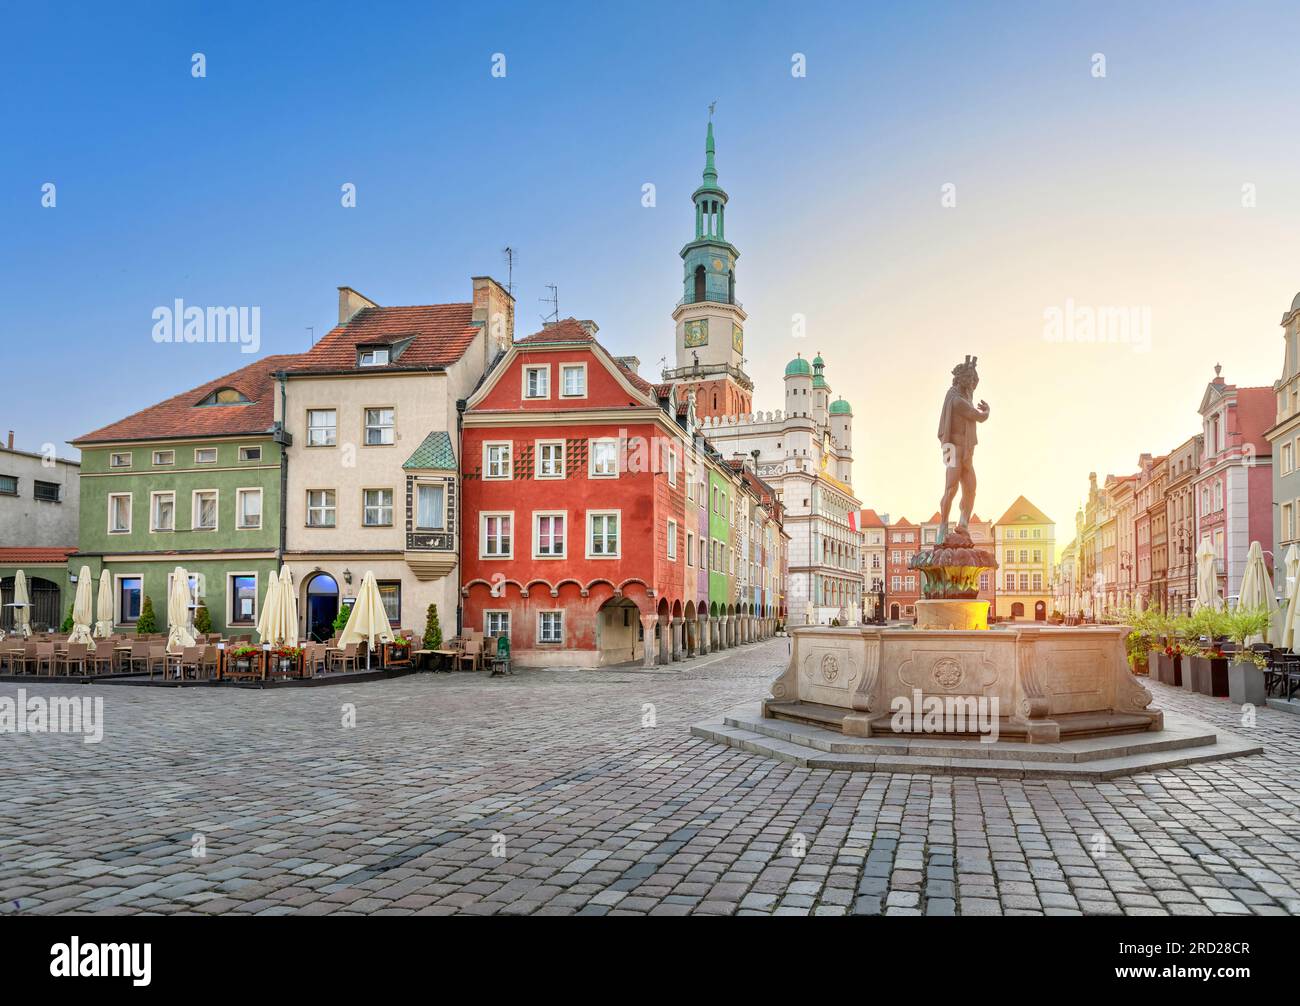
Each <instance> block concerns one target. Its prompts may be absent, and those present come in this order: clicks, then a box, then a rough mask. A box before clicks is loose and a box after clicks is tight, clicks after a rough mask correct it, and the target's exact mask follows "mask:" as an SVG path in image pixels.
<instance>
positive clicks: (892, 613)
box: [889, 604, 898, 622]
mask: <svg viewBox="0 0 1300 1006" xmlns="http://www.w3.org/2000/svg"><path fill="white" fill-rule="evenodd" d="M889 617H890V619H892V620H893V621H895V622H897V621H898V605H896V604H891V605H890V606H889Z"/></svg>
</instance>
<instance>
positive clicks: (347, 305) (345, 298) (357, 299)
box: [339, 286, 379, 325]
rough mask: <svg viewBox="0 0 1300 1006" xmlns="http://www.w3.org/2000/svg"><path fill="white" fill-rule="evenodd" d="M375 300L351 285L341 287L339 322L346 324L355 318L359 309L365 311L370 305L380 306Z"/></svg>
mask: <svg viewBox="0 0 1300 1006" xmlns="http://www.w3.org/2000/svg"><path fill="white" fill-rule="evenodd" d="M378 306H379V305H378V304H376V303H375V302H374V301H373V300H371V299H370V298H369V297H367V296H366V295H365V294H361V293H357V291H355V290H353V289H352V287H350V286H341V287H339V324H340V325H346V324H347V323H348V322H349V321H351V320H352V319H353V317H354V316H355V315H356V313H357V312H358V311H364V310H365V309H366V308H368V307H378Z"/></svg>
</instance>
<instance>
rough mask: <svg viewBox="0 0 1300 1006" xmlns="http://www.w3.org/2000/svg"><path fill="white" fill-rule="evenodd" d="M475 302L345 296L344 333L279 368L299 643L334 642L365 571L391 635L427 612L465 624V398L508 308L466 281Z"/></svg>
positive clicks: (450, 629)
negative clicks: (400, 302)
mask: <svg viewBox="0 0 1300 1006" xmlns="http://www.w3.org/2000/svg"><path fill="white" fill-rule="evenodd" d="M472 284H473V296H472V299H471V300H469V301H465V302H459V303H450V304H428V305H416V306H403V307H384V306H381V305H379V304H377V303H376V302H375V301H373V300H371V299H370V298H368V297H365V296H363V295H362V294H360V293H358V292H357V291H356V290H354V289H352V288H351V287H346V286H345V287H340V288H339V313H338V324H337V325H336V326H335V327H334V328H333V329H331V330H330V332H329V333H328V334H327V335H325V336H324V337H323V338H322V339H321V340H320V341H319V342H317V343H316V345H315V346H313V347H312V349H311V350H310V352H307V353H304V354H303V355H302V356H300V357H297V358H295V359H293V360H291V361H288V362H287V363H286V365H285V366H282V367H280V368H278V372H277V374H276V380H277V383H278V388H277V396H276V397H277V409H278V410H279V411H277V417H279V418H282V420H283V424H284V430H285V433H286V435H287V439H286V444H287V446H286V451H285V468H286V477H285V487H286V488H285V505H284V514H285V531H284V565H285V566H286V567H287V568H288V569H289V571H290V573H291V575H292V578H293V583H294V587H295V589H296V591H297V592H298V611H299V617H300V618H301V620H302V624H301V626H300V628H301V630H302V632H303V634H304V638H310V639H316V640H321V639H328V638H329V637H330V636H331V635H333V631H334V630H333V623H334V619H335V616H336V615H337V614H338V612H339V609H340V607H341V606H344V605H346V604H348V603H349V602H350V601H351V599H352V598H354V597H355V595H356V590H357V588H358V587H359V586H360V584H361V578H362V576H363V575H364V573H365V572H366V570H371V571H373V572H374V574H375V579H376V581H377V582H378V585H379V593H380V596H381V597H382V599H383V603H384V608H385V610H386V612H387V614H388V620H389V624H390V625H391V626H392V627H393V628H394V629H397V628H403V629H411V630H413V631H415V632H417V633H422V632H423V631H424V627H425V621H426V617H427V612H428V607H429V605H430V604H436V605H437V606H438V613H439V622H440V623H441V625H442V627H443V631H444V634H446V635H448V636H450V635H452V634H453V633H454V632H455V631H456V629H457V628H458V627H459V625H460V620H459V616H458V609H459V602H460V592H459V586H460V560H461V534H460V530H461V523H462V521H461V507H460V479H459V475H458V473H459V468H460V465H459V461H458V458H459V453H458V452H459V450H460V442H459V441H460V437H459V433H458V429H459V403H461V402H462V401H463V400H464V399H465V398H467V397H468V396H469V395H470V393H471V392H472V391H473V390H474V388H475V386H476V385H477V384H478V382H479V381H480V380H481V378H482V377H483V374H484V372H485V371H486V370H487V369H488V366H489V365H490V364H491V362H492V361H493V360H494V359H496V358H497V357H498V356H499V355H500V354H502V353H504V352H505V349H506V348H507V347H508V346H509V344H510V340H511V337H512V335H513V326H514V299H513V297H511V295H510V294H509V293H508V292H507V291H506V289H505V288H504V287H502V286H501V285H500V284H499V283H497V282H496V281H495V280H493V279H491V278H488V277H482V276H480V277H474V278H473V280H472Z"/></svg>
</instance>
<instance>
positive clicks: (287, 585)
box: [280, 566, 298, 646]
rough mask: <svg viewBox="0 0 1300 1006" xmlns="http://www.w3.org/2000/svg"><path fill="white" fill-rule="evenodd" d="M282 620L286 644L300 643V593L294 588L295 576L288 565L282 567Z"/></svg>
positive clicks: (295, 644) (294, 644)
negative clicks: (291, 573)
mask: <svg viewBox="0 0 1300 1006" xmlns="http://www.w3.org/2000/svg"><path fill="white" fill-rule="evenodd" d="M280 611H281V615H280V622H281V624H282V625H283V626H284V645H285V646H297V645H298V595H297V594H295V593H294V590H293V576H292V575H290V573H289V567H288V566H282V567H280Z"/></svg>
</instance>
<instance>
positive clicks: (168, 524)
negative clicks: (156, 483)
mask: <svg viewBox="0 0 1300 1006" xmlns="http://www.w3.org/2000/svg"><path fill="white" fill-rule="evenodd" d="M149 530H150V531H175V530H176V494H175V493H153V494H151V495H150V497H149Z"/></svg>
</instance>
